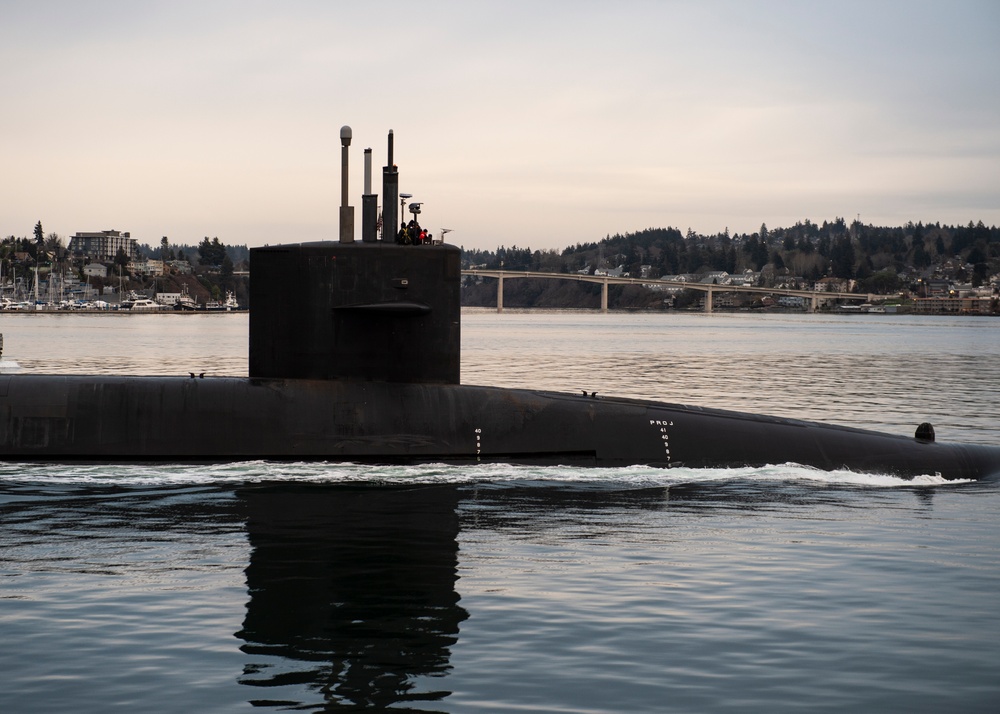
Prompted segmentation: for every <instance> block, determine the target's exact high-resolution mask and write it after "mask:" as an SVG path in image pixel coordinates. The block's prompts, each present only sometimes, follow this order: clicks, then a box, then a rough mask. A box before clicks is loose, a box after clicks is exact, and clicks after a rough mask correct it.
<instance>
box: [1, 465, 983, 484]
mask: <svg viewBox="0 0 1000 714" xmlns="http://www.w3.org/2000/svg"><path fill="white" fill-rule="evenodd" d="M0 481H6V482H18V483H39V484H42V483H49V484H67V485H71V484H80V485H120V486H157V485H164V486H184V485H214V484H219V485H221V484H241V483H266V482H303V483H344V484H350V483H386V484H397V485H403V484H466V483H513V482H551V483H572V484H593V485H607V486H617V487H623V488H646V487H658V486H671V485H678V484H692V483H712V482H724V481H742V482H758V483H767V482H775V483H788V482H805V483H815V484H817V485H824V486H838V485H840V486H853V487H868V488H896V487H909V486H942V485H951V484H958V483H969V480H951V481H949V480H947V479H945V478H943V477H941V476H940V475H934V474H926V475H919V476H915V477H914V478H912V479H907V478H901V477H898V476H892V475H888V474H867V473H859V472H855V471H847V470H840V471H821V470H819V469H814V468H811V467H807V466H801V465H799V464H792V463H787V464H779V465H773V466H762V467H753V468H751V467H743V468H708V469H693V468H671V469H664V468H653V467H650V466H627V467H621V468H592V467H580V466H515V465H511V464H481V465H474V466H456V465H450V464H418V465H398V466H385V465H369V464H355V463H330V462H293V463H287V462H274V461H239V462H233V463H224V464H49V463H3V464H0Z"/></svg>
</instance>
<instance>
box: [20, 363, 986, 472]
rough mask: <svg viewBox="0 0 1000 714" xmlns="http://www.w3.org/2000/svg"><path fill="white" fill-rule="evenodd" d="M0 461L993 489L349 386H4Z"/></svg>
mask: <svg viewBox="0 0 1000 714" xmlns="http://www.w3.org/2000/svg"><path fill="white" fill-rule="evenodd" d="M0 458H4V459H6V460H11V459H16V460H48V461H109V460H119V461H121V460H124V461H171V462H175V461H207V462H211V461H234V460H248V459H271V460H328V461H354V462H377V463H411V462H444V463H462V464H475V463H488V462H508V463H519V464H565V465H586V466H597V467H601V466H606V467H613V466H626V465H635V464H645V465H650V466H655V467H680V466H684V467H694V468H700V467H738V466H751V467H754V466H763V465H767V464H781V463H788V462H791V463H797V464H801V465H804V466H810V467H814V468H817V469H822V470H828V471H829V470H837V469H849V470H854V471H860V472H875V473H886V474H892V475H896V476H900V477H904V478H905V477H913V476H917V475H924V474H929V475H939V476H941V477H943V478H946V479H981V478H985V477H991V476H997V475H1000V448H997V447H991V446H980V445H964V444H948V443H940V442H934V441H928V440H922V439H918V438H913V437H905V436H896V435H890V434H883V433H878V432H873V431H868V430H862V429H855V428H849V427H839V426H831V425H826V424H820V423H816V422H807V421H800V420H795V419H785V418H779V417H769V416H762V415H754V414H744V413H739V412H731V411H724V410H718V409H707V408H702V407H696V406H686V405H681V404H667V403H660V402H655V401H645V400H634V399H623V398H614V397H603V396H587V395H575V394H565V393H558V392H540V391H531V390H520V389H504V388H498V387H479V386H471V385H449V384H412V383H392V382H384V381H366V380H358V379H343V380H337V379H333V380H330V379H323V380H308V379H257V378H249V379H248V378H236V377H215V378H213V377H208V378H204V379H198V378H182V377H114V376H107V377H104V376H58V375H10V376H5V377H2V378H0Z"/></svg>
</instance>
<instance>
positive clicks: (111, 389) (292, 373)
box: [0, 127, 1000, 479]
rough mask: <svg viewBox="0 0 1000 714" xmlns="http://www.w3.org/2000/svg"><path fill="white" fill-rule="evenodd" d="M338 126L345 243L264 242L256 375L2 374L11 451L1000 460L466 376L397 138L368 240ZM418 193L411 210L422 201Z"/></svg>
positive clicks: (972, 467) (454, 303) (448, 297)
mask: <svg viewBox="0 0 1000 714" xmlns="http://www.w3.org/2000/svg"><path fill="white" fill-rule="evenodd" d="M350 141H351V130H350V128H349V127H344V128H343V129H342V130H341V143H342V172H343V173H342V202H341V207H340V236H339V240H336V241H334V240H331V241H321V242H311V243H296V244H278V245H273V246H264V247H258V248H252V249H251V251H250V260H251V268H252V279H251V283H250V302H251V309H250V330H249V369H248V376H247V377H216V376H205V375H199V376H196V375H193V374H192V375H190V376H189V377H183V376H104V375H101V376H86V375H71V376H67V375H43V374H25V373H17V374H0V459H3V460H7V461H51V462H79V461H85V462H87V461H89V462H112V461H126V462H153V461H159V462H183V461H191V462H230V461H241V460H284V461H304V460H320V461H340V462H345V461H346V462H360V463H438V462H440V463H446V464H481V463H497V462H500V463H512V464H532V465H573V466H593V467H620V466H628V465H648V466H652V467H661V468H674V467H687V468H702V467H706V468H708V467H710V468H726V467H759V466H765V465H768V464H785V463H795V464H799V465H802V466H807V467H812V468H816V469H821V470H826V471H832V470H841V469H847V470H851V471H857V472H865V473H879V474H890V475H895V476H899V477H903V478H912V477H914V476H917V475H938V476H940V477H943V478H945V479H983V478H989V477H996V476H998V475H1000V447H997V446H987V445H976V444H957V443H942V442H938V441H936V440H935V438H934V430H933V427H931V426H930V425H929V424H921V425H920V426H919V427H918V428H917V429H916V431H915V433H914V435H913V436H904V435H896V434H886V433H881V432H877V431H871V430H865V429H857V428H851V427H844V426H836V425H830V424H824V423H819V422H811V421H803V420H796V419H789V418H782V417H774V416H765V415H757V414H748V413H742V412H735V411H727V410H721V409H713V408H708V407H701V406H691V405H684V404H674V403H667V402H659V401H651V400H640V399H630V398H616V397H613V396H604V395H597V394H596V393H591V394H587V393H584V394H579V393H561V392H552V391H535V390H530V389H508V388H499V387H490V386H475V385H465V384H461V382H460V356H461V355H460V347H461V345H460V336H461V307H460V289H461V262H460V258H461V251H460V249H459V248H458V247H456V246H453V245H448V244H445V243H443V242H435V243H432V244H422V245H405V244H400V243H398V242H397V241H396V236H395V234H394V228H395V226H396V225H397V220H398V218H397V214H396V204H397V202H398V201H399V198H400V194H399V172H398V168H397V167H396V166H395V164H394V163H393V159H392V154H393V133H392V132H391V131H390V132H389V141H388V160H387V165H386V166H385V167H384V168H383V172H382V184H383V195H382V200H383V208H382V224H383V226H384V227H385V228H384V229H383V230H382V232H381V234H380V233H379V231H378V223H379V217H378V214H377V209H378V204H377V201H378V196H377V195H375V194H372V192H371V185H370V182H371V167H370V163H371V150H370V149H368V150H366V152H365V193H364V195H363V196H362V225H361V240H360V241H356V240H355V239H354V208H353V206H349V205H348V187H347V167H348V147H349V146H350ZM411 208H412V207H411Z"/></svg>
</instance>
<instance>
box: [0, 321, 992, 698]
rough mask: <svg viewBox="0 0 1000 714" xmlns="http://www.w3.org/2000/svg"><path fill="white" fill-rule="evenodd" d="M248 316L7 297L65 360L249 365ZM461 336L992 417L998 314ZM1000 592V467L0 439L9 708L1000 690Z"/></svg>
mask: <svg viewBox="0 0 1000 714" xmlns="http://www.w3.org/2000/svg"><path fill="white" fill-rule="evenodd" d="M247 324H248V323H247V317H246V315H176V316H174V315H166V316H156V315H135V316H90V315H38V316H35V315H0V332H2V333H3V334H4V338H5V353H4V354H5V359H7V360H16V361H17V362H18V363H19V364H20V366H21V368H22V369H24V370H29V371H32V372H44V373H96V372H100V373H125V374H177V375H186V374H187V373H188V372H192V371H194V372H201V371H206V372H208V373H209V374H228V375H242V374H246V338H247ZM463 346H464V354H463V363H462V364H463V366H462V374H463V382H465V383H470V384H471V383H476V384H496V385H501V386H530V387H537V388H545V389H557V390H562V391H576V390H578V389H586V390H588V391H595V390H596V391H598V392H599V393H604V394H616V395H622V396H635V397H644V398H656V399H661V400H664V401H675V402H684V403H693V404H704V405H710V406H718V407H726V408H734V409H740V410H747V411H758V412H765V413H772V414H779V415H786V416H796V417H802V416H805V417H808V418H814V419H819V420H825V421H831V422H835V423H841V424H848V425H853V426H864V427H876V428H879V429H881V430H884V431H891V432H895V433H904V434H910V433H912V430H913V428H914V426H915V425H916V424H917V423H919V422H921V421H931V422H933V423H934V425H935V427H936V429H937V432H938V436H939V438H940V439H948V440H959V441H967V442H978V443H988V444H990V443H991V444H1000V425H998V424H997V408H996V406H995V405H996V404H998V403H1000V321H997V320H992V319H987V318H968V319H958V318H949V319H936V318H915V317H903V316H899V317H894V316H858V315H851V316H845V317H836V316H821V315H802V316H798V315H794V316H793V315H789V316H779V315H768V316H758V315H754V316H749V315H713V316H704V315H621V314H610V315H600V314H594V313H586V312H581V313H512V312H508V313H505V314H504V315H496V314H493V313H490V312H485V311H483V312H475V311H473V312H468V313H466V314H465V315H464V321H463ZM219 428H220V430H224V429H225V428H226V425H224V424H220V425H219ZM998 598H1000V493H998V487H997V484H996V483H993V482H989V483H957V484H955V483H942V482H940V481H938V480H937V479H934V478H932V477H925V478H918V479H916V480H915V481H914V482H904V481H900V480H898V479H893V478H889V477H881V476H861V475H857V474H849V473H834V474H826V473H819V472H815V471H812V470H809V469H804V468H801V467H798V466H794V465H780V464H779V465H775V466H771V467H766V468H761V469H740V470H721V469H716V470H685V469H672V470H669V471H668V470H658V469H649V468H629V469H613V470H606V469H601V470H598V469H571V468H535V467H508V466H502V465H494V466H489V467H483V468H460V467H453V466H434V465H428V466H419V467H399V466H397V467H370V466H364V467H363V466H357V465H350V464H275V463H266V462H251V463H237V464H222V465H210V466H206V465H183V466H171V465H115V466H105V465H94V466H81V465H55V466H52V465H30V464H0V642H2V643H3V647H2V648H0V710H2V711H4V712H8V711H9V712H56V711H73V712H107V711H149V712H191V711H199V712H200V711H206V712H229V711H250V710H252V709H270V710H279V711H281V710H296V711H357V710H361V709H370V710H373V711H379V710H389V711H439V712H476V711H482V712H505V711H506V712H515V711H516V712H660V711H684V712H729V711H732V712H746V711H760V712H765V711H766V712H776V711H778V712H782V711H785V712H801V711H804V710H810V711H813V710H826V711H886V710H894V711H926V712H940V711H973V712H977V711H982V712H995V711H998V710H1000V677H998V676H997V674H996V669H997V662H998V661H1000V610H998V607H997V606H998V604H1000V599H998Z"/></svg>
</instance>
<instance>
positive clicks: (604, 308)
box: [601, 278, 608, 312]
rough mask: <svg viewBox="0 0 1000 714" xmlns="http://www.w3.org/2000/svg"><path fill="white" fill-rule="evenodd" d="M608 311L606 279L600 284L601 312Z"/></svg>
mask: <svg viewBox="0 0 1000 714" xmlns="http://www.w3.org/2000/svg"><path fill="white" fill-rule="evenodd" d="M607 311H608V279H607V278H605V279H604V282H603V283H602V284H601V312H607Z"/></svg>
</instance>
